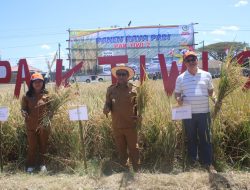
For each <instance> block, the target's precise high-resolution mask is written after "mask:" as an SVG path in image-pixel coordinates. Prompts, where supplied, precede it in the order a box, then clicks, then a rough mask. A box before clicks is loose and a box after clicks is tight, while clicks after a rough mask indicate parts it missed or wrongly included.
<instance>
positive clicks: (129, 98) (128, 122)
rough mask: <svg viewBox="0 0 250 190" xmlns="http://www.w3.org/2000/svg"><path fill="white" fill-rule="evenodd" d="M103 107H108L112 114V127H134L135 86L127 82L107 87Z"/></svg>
mask: <svg viewBox="0 0 250 190" xmlns="http://www.w3.org/2000/svg"><path fill="white" fill-rule="evenodd" d="M104 109H109V110H110V111H111V116H112V127H113V128H114V129H115V128H133V127H136V120H135V119H134V118H133V116H136V115H137V113H136V112H137V109H136V87H135V86H134V85H133V84H131V83H128V84H127V85H126V86H121V85H119V84H115V85H111V86H110V87H108V90H107V94H106V102H105V105H104Z"/></svg>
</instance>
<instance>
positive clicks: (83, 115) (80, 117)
mask: <svg viewBox="0 0 250 190" xmlns="http://www.w3.org/2000/svg"><path fill="white" fill-rule="evenodd" d="M69 120H70V121H84V120H85V121H86V120H89V117H88V110H87V106H86V105H82V106H79V107H78V108H76V109H71V110H69Z"/></svg>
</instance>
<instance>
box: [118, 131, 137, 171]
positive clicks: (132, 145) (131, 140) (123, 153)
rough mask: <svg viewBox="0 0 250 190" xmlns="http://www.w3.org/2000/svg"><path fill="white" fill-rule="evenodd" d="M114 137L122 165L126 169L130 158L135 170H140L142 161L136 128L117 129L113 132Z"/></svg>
mask: <svg viewBox="0 0 250 190" xmlns="http://www.w3.org/2000/svg"><path fill="white" fill-rule="evenodd" d="M113 135H114V140H115V144H116V148H117V151H118V153H119V157H120V161H121V165H122V166H123V167H125V168H126V167H127V165H126V164H127V160H128V157H129V160H130V161H131V162H132V165H133V169H134V170H138V169H139V163H140V159H139V147H138V142H137V137H138V135H137V130H136V128H120V129H117V128H116V129H114V130H113ZM127 151H128V152H129V153H128V152H127Z"/></svg>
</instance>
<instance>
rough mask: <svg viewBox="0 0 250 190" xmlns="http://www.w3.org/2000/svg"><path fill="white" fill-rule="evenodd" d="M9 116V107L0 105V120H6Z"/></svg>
mask: <svg viewBox="0 0 250 190" xmlns="http://www.w3.org/2000/svg"><path fill="white" fill-rule="evenodd" d="M8 117H9V109H8V107H0V121H1V122H4V121H7V120H8Z"/></svg>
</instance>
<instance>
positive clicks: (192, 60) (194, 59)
mask: <svg viewBox="0 0 250 190" xmlns="http://www.w3.org/2000/svg"><path fill="white" fill-rule="evenodd" d="M185 61H186V62H187V63H190V62H195V61H196V58H192V59H186V60H185Z"/></svg>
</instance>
